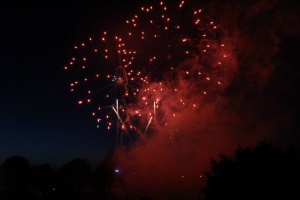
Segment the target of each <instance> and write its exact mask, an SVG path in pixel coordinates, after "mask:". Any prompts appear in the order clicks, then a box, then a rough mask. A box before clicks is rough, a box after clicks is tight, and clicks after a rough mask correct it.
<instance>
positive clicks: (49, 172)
mask: <svg viewBox="0 0 300 200" xmlns="http://www.w3.org/2000/svg"><path fill="white" fill-rule="evenodd" d="M32 171H33V184H32V185H33V188H34V189H35V190H36V191H39V192H41V193H42V194H44V195H46V194H48V193H49V192H50V191H52V190H53V189H54V188H55V187H56V171H55V170H54V169H53V168H52V167H51V166H50V165H49V164H42V165H35V166H33V167H32Z"/></svg>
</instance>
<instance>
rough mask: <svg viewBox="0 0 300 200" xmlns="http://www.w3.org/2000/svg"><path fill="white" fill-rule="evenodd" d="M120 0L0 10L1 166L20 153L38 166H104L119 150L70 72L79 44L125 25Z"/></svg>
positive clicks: (8, 5)
mask: <svg viewBox="0 0 300 200" xmlns="http://www.w3.org/2000/svg"><path fill="white" fill-rule="evenodd" d="M122 2H123V3H118V4H114V3H102V1H101V3H93V4H88V3H57V2H53V1H50V2H45V1H36V2H35V3H32V2H31V3H29V2H26V3H20V2H15V1H9V2H7V3H5V4H3V5H1V8H0V9H1V11H0V13H1V17H0V18H1V27H2V28H1V40H0V41H1V70H2V72H1V87H0V90H1V100H0V110H1V114H0V116H1V120H0V121H1V122H0V133H1V134H0V162H2V161H3V160H4V159H5V158H6V157H8V156H11V155H15V154H18V155H22V156H25V157H26V158H28V159H29V160H30V161H31V162H32V163H33V164H41V163H49V164H52V165H54V166H60V165H61V164H64V163H66V162H68V161H70V160H71V159H74V158H78V157H80V158H82V159H88V160H89V161H90V162H91V163H93V164H95V163H97V164H99V163H101V162H102V160H103V158H104V157H105V155H106V153H107V152H108V150H109V149H110V148H113V147H114V146H115V142H114V136H113V135H111V134H109V133H107V132H103V131H101V130H99V129H97V128H96V125H95V123H94V120H93V119H92V118H91V117H90V114H89V113H87V112H86V111H85V110H84V109H83V108H80V107H78V105H77V100H76V96H74V95H73V94H71V93H70V92H69V90H70V89H69V82H70V81H69V77H68V74H67V73H66V72H65V71H64V66H65V65H66V63H67V62H68V61H69V58H70V54H71V50H72V48H73V45H74V43H75V42H77V41H80V40H82V39H83V38H85V37H86V36H88V35H89V34H91V33H93V34H95V33H97V32H99V33H100V32H101V31H103V28H104V27H109V26H110V25H111V24H114V23H120V22H121V19H124V16H125V14H126V12H124V10H123V9H124V8H126V7H129V6H130V5H126V4H128V1H122ZM131 7H132V6H131ZM127 12H128V11H127ZM116 13H118V15H116ZM123 15H124V16H123ZM122 23H123V21H122Z"/></svg>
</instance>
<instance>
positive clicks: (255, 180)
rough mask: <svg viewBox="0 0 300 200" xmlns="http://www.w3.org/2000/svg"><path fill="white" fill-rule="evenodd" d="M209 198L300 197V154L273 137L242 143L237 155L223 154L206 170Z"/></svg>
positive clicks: (206, 191)
mask: <svg viewBox="0 0 300 200" xmlns="http://www.w3.org/2000/svg"><path fill="white" fill-rule="evenodd" d="M206 178H207V185H206V188H205V189H204V190H203V193H204V194H205V196H206V200H215V199H232V200H235V199H244V200H247V199H256V200H259V199H272V200H276V199H281V200H282V199H284V200H289V199H300V193H299V191H300V184H299V181H300V179H299V178H300V154H299V152H298V151H296V150H295V149H292V148H291V149H289V150H286V151H285V152H283V151H282V150H281V149H280V148H279V147H276V146H275V145H273V144H272V142H269V141H262V142H260V143H259V144H258V145H257V146H256V147H254V148H252V147H245V148H243V147H241V146H239V147H238V148H237V150H236V151H235V154H234V155H233V156H226V155H223V154H222V155H220V159H219V160H218V161H217V160H214V159H213V160H212V161H211V169H210V171H209V172H206Z"/></svg>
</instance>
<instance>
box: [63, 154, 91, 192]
mask: <svg viewBox="0 0 300 200" xmlns="http://www.w3.org/2000/svg"><path fill="white" fill-rule="evenodd" d="M59 174H60V176H59V177H60V178H59V179H60V181H59V182H60V184H61V188H62V189H63V190H65V191H69V192H75V191H81V190H83V189H84V187H85V186H87V185H88V184H89V181H90V175H91V165H90V163H89V162H88V161H87V160H83V159H80V158H77V159H73V160H72V161H71V162H69V163H67V164H65V165H63V166H62V167H61V169H60V171H59Z"/></svg>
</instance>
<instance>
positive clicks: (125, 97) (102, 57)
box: [65, 32, 147, 129]
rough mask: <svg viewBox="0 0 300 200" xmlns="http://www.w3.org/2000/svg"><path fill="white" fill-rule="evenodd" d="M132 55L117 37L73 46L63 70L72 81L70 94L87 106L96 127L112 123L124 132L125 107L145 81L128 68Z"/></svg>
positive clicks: (109, 126)
mask: <svg viewBox="0 0 300 200" xmlns="http://www.w3.org/2000/svg"><path fill="white" fill-rule="evenodd" d="M135 54H136V52H135V51H134V50H127V49H126V45H125V43H124V42H123V40H122V38H121V37H120V36H112V35H109V34H108V33H107V32H103V34H102V36H100V37H96V38H88V40H87V41H84V42H81V43H79V44H78V45H75V46H74V56H73V57H72V58H71V60H70V62H69V64H68V65H67V66H65V69H66V70H68V71H69V72H70V74H72V75H73V77H74V81H72V82H71V83H70V90H71V92H76V93H77V96H78V97H79V100H78V104H80V105H83V104H90V106H89V107H90V108H91V115H92V116H94V117H95V118H96V120H97V122H98V123H100V122H101V121H105V124H106V127H107V129H111V128H112V125H113V124H114V122H115V121H116V120H115V119H117V120H118V121H119V122H120V123H121V127H122V129H125V122H126V121H125V120H126V110H127V105H128V104H130V103H132V102H133V101H134V98H133V97H134V96H135V95H137V93H138V91H139V87H140V85H141V84H143V83H144V82H146V80H147V78H146V77H142V74H141V72H139V71H136V70H135V69H134V68H132V65H133V64H132V63H133V61H134V58H135ZM72 75H71V76H72ZM124 116H125V117H124ZM122 118H124V119H122Z"/></svg>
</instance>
